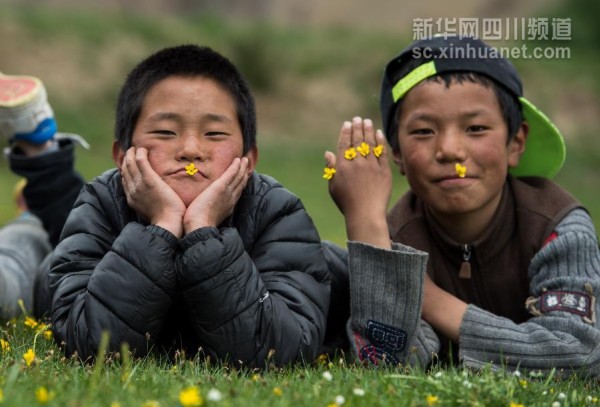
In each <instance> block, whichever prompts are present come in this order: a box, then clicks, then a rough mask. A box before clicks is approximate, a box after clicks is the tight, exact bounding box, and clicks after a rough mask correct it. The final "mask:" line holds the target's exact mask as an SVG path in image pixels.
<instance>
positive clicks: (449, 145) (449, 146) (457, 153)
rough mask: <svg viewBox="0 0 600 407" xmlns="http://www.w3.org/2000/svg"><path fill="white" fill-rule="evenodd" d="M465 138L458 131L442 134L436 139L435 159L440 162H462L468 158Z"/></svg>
mask: <svg viewBox="0 0 600 407" xmlns="http://www.w3.org/2000/svg"><path fill="white" fill-rule="evenodd" d="M465 142H466V140H465V137H464V135H463V134H461V133H460V132H457V131H445V132H441V133H440V134H439V135H438V137H437V139H436V151H435V159H436V160H437V161H439V162H456V161H459V162H462V161H464V160H465V159H466V158H467V157H466V149H465Z"/></svg>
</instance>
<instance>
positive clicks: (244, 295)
mask: <svg viewBox="0 0 600 407" xmlns="http://www.w3.org/2000/svg"><path fill="white" fill-rule="evenodd" d="M51 267H52V269H51V271H50V275H49V279H50V287H51V290H52V293H53V300H52V321H53V325H54V326H53V329H54V332H55V339H56V340H57V341H58V342H59V343H61V342H64V344H65V352H66V353H67V355H70V354H73V353H74V352H75V351H77V353H78V354H79V356H80V357H82V358H83V359H85V358H88V357H93V356H95V354H96V352H97V350H98V347H99V344H100V338H101V335H102V332H103V331H108V332H109V333H110V341H109V349H108V350H109V351H118V350H119V349H120V346H121V344H122V343H123V342H126V343H128V344H129V346H130V349H132V350H134V352H135V354H136V355H144V354H146V353H147V352H148V351H150V349H151V348H153V347H165V348H167V349H170V350H173V349H183V350H187V351H188V354H189V353H190V352H191V353H192V354H195V353H196V352H197V351H199V350H201V351H203V352H205V353H207V354H208V355H210V356H212V357H215V358H218V359H220V360H229V361H231V362H238V361H240V362H242V363H243V364H245V365H250V366H263V365H264V364H265V362H266V359H267V356H268V355H269V352H270V351H271V350H274V351H275V352H274V354H273V355H272V356H271V357H272V359H270V362H273V363H275V364H277V365H283V364H286V363H289V362H294V361H300V360H305V361H310V360H312V359H313V358H314V357H315V356H316V354H317V352H318V350H319V346H320V344H321V342H322V340H323V337H324V334H325V320H326V315H327V311H328V305H329V281H328V277H327V265H326V262H325V259H324V256H323V252H322V249H321V245H320V239H319V235H318V233H317V231H316V229H315V227H314V225H313V223H312V220H311V219H310V217H309V216H308V215H307V213H306V211H305V210H304V207H303V206H302V204H301V202H300V200H299V199H298V198H297V197H295V196H294V195H293V194H291V193H290V192H289V191H287V190H286V189H284V188H283V187H282V186H281V185H280V184H278V183H277V182H276V181H275V180H273V179H272V178H270V177H268V176H265V175H260V174H256V173H254V174H253V175H252V177H251V178H250V180H249V181H248V185H247V186H246V188H245V190H244V192H243V193H242V196H241V197H240V200H239V202H238V204H237V206H236V208H235V210H234V213H233V215H232V216H231V217H230V218H229V219H228V220H227V221H226V222H224V224H223V225H221V226H220V227H219V228H218V229H217V228H208V227H207V228H201V229H198V230H195V231H193V232H191V233H189V234H187V235H186V236H184V237H183V238H181V239H177V238H176V237H175V236H173V235H172V234H171V233H169V232H168V231H166V230H164V229H162V228H160V227H158V226H155V225H147V224H144V223H143V222H141V221H140V219H139V218H138V217H137V216H136V214H135V213H134V212H133V211H132V210H131V208H129V206H128V205H127V201H126V198H125V195H124V192H123V188H122V185H121V178H120V175H119V173H118V172H117V171H116V170H114V169H113V170H110V171H107V172H105V173H104V174H103V175H101V176H100V177H98V178H97V179H95V180H94V181H92V182H91V183H89V184H87V185H85V186H84V188H83V190H82V192H81V194H80V196H79V197H78V198H77V201H76V202H75V205H74V207H73V210H72V211H71V214H70V215H69V218H68V219H67V222H66V225H65V228H64V230H63V234H62V236H61V242H60V243H59V244H58V246H57V247H56V250H55V252H54V255H53V257H52V261H51Z"/></svg>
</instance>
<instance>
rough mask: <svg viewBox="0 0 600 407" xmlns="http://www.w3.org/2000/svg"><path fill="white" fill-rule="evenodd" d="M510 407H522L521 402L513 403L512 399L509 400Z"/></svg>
mask: <svg viewBox="0 0 600 407" xmlns="http://www.w3.org/2000/svg"><path fill="white" fill-rule="evenodd" d="M510 407H523V404H519V403H515V402H514V401H511V402H510Z"/></svg>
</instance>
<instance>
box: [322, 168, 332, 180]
mask: <svg viewBox="0 0 600 407" xmlns="http://www.w3.org/2000/svg"><path fill="white" fill-rule="evenodd" d="M333 174H335V168H329V167H325V168H324V169H323V178H325V179H326V180H327V181H329V180H330V179H331V178H333Z"/></svg>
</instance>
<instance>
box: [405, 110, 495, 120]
mask: <svg viewBox="0 0 600 407" xmlns="http://www.w3.org/2000/svg"><path fill="white" fill-rule="evenodd" d="M488 113H489V110H488V109H475V110H470V111H466V112H461V113H460V116H461V117H463V118H472V117H477V116H483V115H487V114H488ZM437 119H438V116H437V115H436V114H431V113H425V112H416V113H413V114H411V115H409V117H407V118H406V120H407V121H408V120H423V121H436V120H437Z"/></svg>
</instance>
